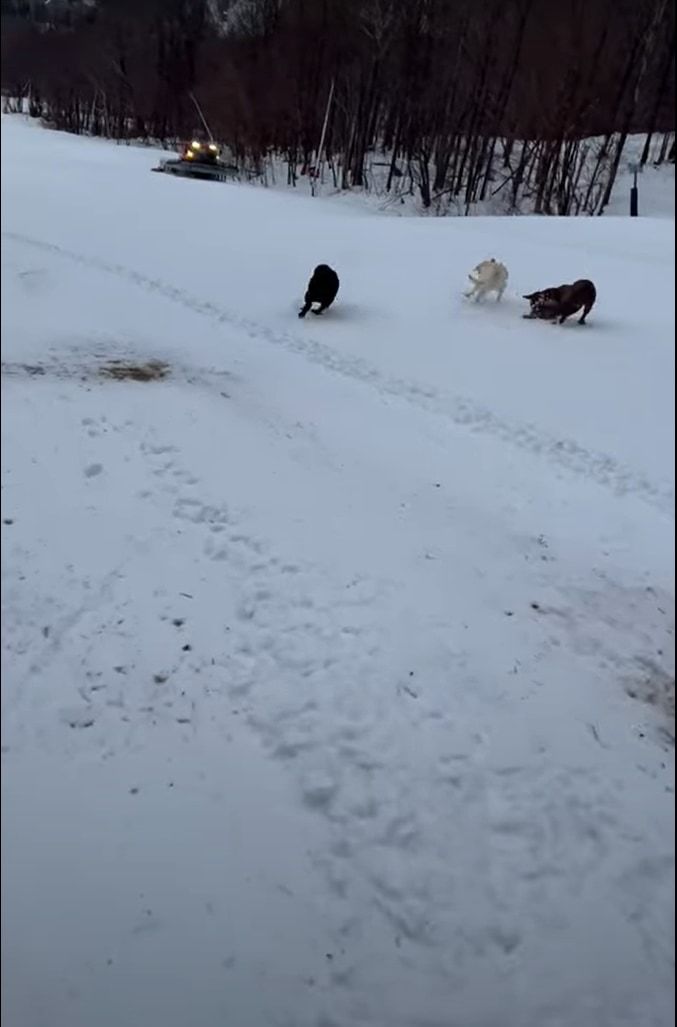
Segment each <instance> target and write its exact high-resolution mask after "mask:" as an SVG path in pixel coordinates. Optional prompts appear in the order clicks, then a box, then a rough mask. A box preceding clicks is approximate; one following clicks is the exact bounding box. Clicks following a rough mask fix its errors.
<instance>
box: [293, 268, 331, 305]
mask: <svg viewBox="0 0 677 1027" xmlns="http://www.w3.org/2000/svg"><path fill="white" fill-rule="evenodd" d="M338 291H339V279H338V275H337V274H336V272H335V271H334V270H333V269H332V268H330V267H329V265H328V264H318V265H317V267H316V268H315V270H314V271H313V276H312V278H311V279H310V281H309V282H308V288H307V290H306V295H305V303H304V304H303V306H302V307H301V309H300V310H299V317H305V316H306V314H307V313H308V311H309V310H310V308H311V307H312V305H313V303H319V304H320V306H319V309H318V310H313V314H321V313H322V311H323V310H326V309H327V307H330V306H331V305H332V303H333V302H334V300H335V299H336V293H337V292H338Z"/></svg>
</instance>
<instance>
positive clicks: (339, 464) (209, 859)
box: [2, 117, 674, 1027]
mask: <svg viewBox="0 0 677 1027" xmlns="http://www.w3.org/2000/svg"><path fill="white" fill-rule="evenodd" d="M152 162H153V155H152V154H150V153H149V152H148V151H145V150H142V149H134V148H123V147H115V146H111V145H108V144H105V143H102V142H97V141H93V140H84V139H77V138H74V137H69V136H66V135H57V134H55V133H50V132H46V131H43V130H41V129H38V128H35V127H33V126H31V125H28V124H26V123H24V122H23V121H22V120H20V119H18V118H8V117H5V118H3V120H2V231H3V238H2V287H3V305H2V316H3V324H2V343H3V365H2V403H3V424H2V431H3V438H2V518H3V523H2V543H3V569H2V590H3V646H2V670H3V691H2V720H3V748H2V768H3V775H2V780H3V788H2V829H3V866H2V870H3V874H2V889H3V891H2V918H3V923H2V929H3V985H4V986H3V1010H2V1011H3V1023H4V1024H5V1027H92V1025H93V1024H96V1025H97V1027H186V1025H188V1024H191V1025H192V1027H224V1025H228V1027H231V1025H232V1027H667V1025H668V1024H670V1023H672V1017H673V1012H674V1008H673V1007H674V1002H673V967H674V964H673V908H674V906H673V901H674V895H673V880H674V878H673V868H674V863H673V856H674V844H673V830H672V829H673V802H674V788H673V785H674V776H673V775H674V763H673V749H672V744H671V737H670V736H671V734H672V732H673V729H674V710H673V713H672V716H671V711H670V705H671V703H672V702H674V635H673V631H674V581H673V566H674V544H673V543H674V536H673V525H674V521H673V497H674V491H673V489H674V483H673V466H674V448H673V447H674V443H673V428H674V386H673V383H674V222H671V221H669V220H662V221H661V220H650V219H645V218H639V219H636V220H632V221H631V220H629V219H621V218H610V219H605V218H596V219H575V220H573V219H572V220H557V219H531V218H522V219H494V220H492V219H482V218H473V219H439V220H431V219H421V220H414V219H389V218H384V217H374V216H373V215H371V214H369V213H368V212H366V211H359V210H357V209H355V208H354V207H353V208H350V209H349V208H347V207H344V206H342V205H341V204H332V203H328V202H325V201H312V200H309V199H307V198H302V197H296V196H294V195H290V194H281V193H276V192H273V191H264V190H261V189H255V188H248V187H243V186H232V185H214V184H208V183H196V182H189V181H180V180H176V179H171V178H169V177H165V176H161V175H151V174H150V173H149V167H150V166H151V165H152ZM491 255H494V256H496V257H499V258H500V259H502V260H504V261H505V262H506V263H507V265H508V267H509V269H510V275H511V277H510V285H509V291H508V293H507V294H506V296H505V297H504V300H503V302H502V303H501V304H500V305H497V304H494V303H493V301H491V300H490V301H487V302H486V303H485V304H484V305H477V306H476V305H470V304H468V303H467V302H465V301H464V300H463V299H462V297H461V291H462V289H463V288H464V287H465V286H466V281H467V280H466V274H467V272H468V271H469V270H470V268H471V267H472V266H473V265H474V264H476V263H477V261H478V260H481V259H483V258H484V257H487V256H491ZM323 261H326V262H328V263H331V264H333V265H334V266H335V267H336V268H337V269H338V271H339V274H340V275H341V291H340V293H339V298H338V301H337V303H336V305H335V307H334V308H333V309H332V310H331V311H330V312H329V313H328V314H327V315H326V316H325V317H324V318H322V319H315V318H312V317H308V318H307V319H306V320H305V321H302V322H301V321H298V320H297V318H296V310H297V307H298V302H299V300H300V298H301V294H302V292H303V289H304V285H305V281H306V280H307V277H308V275H309V273H310V271H311V270H312V267H313V266H314V265H315V264H316V263H319V262H323ZM578 277H591V278H593V279H594V280H595V282H596V284H597V287H598V294H599V299H598V303H597V306H596V307H595V308H594V310H593V312H592V314H591V316H590V318H589V324H588V326H587V327H584V328H580V327H579V326H578V325H577V324H576V323H575V320H573V319H572V321H571V322H570V323H568V324H567V325H566V326H565V327H563V328H556V327H552V326H550V325H548V324H539V323H537V322H529V321H524V320H522V318H521V314H522V313H523V311H524V310H525V304H524V301H523V300H521V298H520V294H521V293H523V292H527V291H531V290H532V289H535V288H539V287H542V286H545V285H551V284H557V283H559V282H560V281H571V280H573V279H574V278H578ZM114 360H118V361H123V362H133V363H139V364H145V363H146V362H148V361H149V360H156V361H162V362H164V363H165V364H166V365H167V366H166V374H165V377H164V378H161V379H160V380H154V381H150V382H137V381H128V380H123V381H117V380H114V379H112V378H110V377H107V376H106V374H105V373H103V372H102V368H104V367H105V366H106V365H110V362H111V361H114ZM117 366H119V365H117Z"/></svg>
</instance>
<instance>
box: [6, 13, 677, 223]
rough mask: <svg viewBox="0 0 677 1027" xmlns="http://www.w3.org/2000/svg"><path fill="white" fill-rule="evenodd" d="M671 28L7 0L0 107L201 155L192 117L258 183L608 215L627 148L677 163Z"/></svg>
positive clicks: (627, 22) (551, 16)
mask: <svg viewBox="0 0 677 1027" xmlns="http://www.w3.org/2000/svg"><path fill="white" fill-rule="evenodd" d="M674 20H675V19H674V0H483V2H481V3H478V2H477V0H230V2H227V0H222V2H220V3H219V2H218V0H98V2H96V0H70V2H69V0H51V3H49V4H46V3H44V2H43V0H3V3H2V89H3V93H4V95H5V97H6V98H12V100H15V99H16V98H22V100H23V101H24V102H26V101H27V102H28V103H29V105H30V110H31V113H33V114H35V115H40V116H42V117H43V118H44V119H45V120H46V121H47V122H48V123H50V124H52V125H54V126H55V127H57V128H62V129H66V130H67V131H70V132H77V133H91V134H95V135H103V136H108V137H111V138H114V139H140V140H152V141H162V142H166V143H173V142H174V141H175V140H177V139H182V138H186V137H190V136H191V135H193V134H195V133H196V132H199V131H201V119H200V116H199V113H198V105H199V109H200V110H201V111H202V112H203V114H204V117H205V119H206V121H207V123H208V125H209V127H210V129H211V131H212V132H213V134H214V137H215V138H216V139H218V140H219V141H221V142H223V143H225V144H227V145H228V146H229V148H230V149H231V151H232V154H233V158H234V160H235V161H236V162H237V164H238V167H239V168H240V169H241V171H242V173H243V174H245V173H246V174H249V175H251V176H255V175H261V176H263V177H264V178H265V177H266V176H269V175H270V174H271V173H274V169H275V168H277V173H278V174H279V169H280V167H281V166H285V167H286V174H287V177H288V180H289V181H290V182H291V183H294V182H295V181H296V178H297V176H298V175H300V174H309V175H313V174H319V173H320V167H321V168H322V174H323V176H324V177H325V178H327V179H328V180H329V181H330V182H333V184H334V185H336V187H339V188H350V187H353V186H364V187H366V188H372V189H377V190H379V191H382V192H383V193H384V195H387V196H391V197H394V198H395V199H396V198H398V197H399V196H401V195H402V194H403V193H404V192H407V191H412V192H414V193H415V194H416V196H417V197H418V198H419V200H420V202H421V203H422V205H423V206H424V207H426V208H431V209H432V210H434V211H439V212H445V211H447V210H449V209H456V210H458V211H459V212H468V211H469V210H470V208H471V206H472V205H473V204H475V203H477V202H480V201H491V202H494V203H498V204H500V205H501V207H502V209H504V210H506V211H510V210H519V209H525V208H526V207H529V209H531V210H534V211H535V212H537V213H544V214H578V213H600V212H601V211H602V210H603V209H604V206H605V205H606V203H607V202H608V199H609V196H610V192H611V188H612V185H613V181H614V178H615V176H616V172H617V170H618V168H619V166H621V161H622V160H623V159H624V147H625V142H626V138H627V136H628V135H629V134H631V133H636V132H641V133H645V135H646V142H645V146H644V151H643V153H642V154H641V160H642V162H643V163H646V162H647V161H652V162H661V161H663V160H666V159H672V160H674V135H673V134H672V131H673V121H674V97H675V88H674V73H675V68H674V60H675V58H674V40H673V35H674ZM330 93H331V103H330V104H328V100H329V99H330ZM6 102H10V101H9V100H7V101H6ZM327 112H328V118H326V124H325V117H326V115H327ZM593 137H594V138H593ZM320 151H321V152H320Z"/></svg>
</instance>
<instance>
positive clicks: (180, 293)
mask: <svg viewBox="0 0 677 1027" xmlns="http://www.w3.org/2000/svg"><path fill="white" fill-rule="evenodd" d="M2 236H3V238H5V239H11V240H13V241H14V242H18V243H22V244H23V245H26V246H30V247H33V248H35V249H38V250H41V251H44V252H48V253H54V254H56V255H57V256H60V257H62V258H63V259H65V260H69V261H71V262H73V263H76V264H79V265H81V266H83V267H87V268H90V269H94V270H98V271H102V272H105V273H107V274H111V275H114V276H116V277H117V278H122V279H124V280H126V281H129V282H131V283H133V284H134V285H137V286H139V288H141V289H144V290H145V291H147V292H150V293H156V294H158V295H160V296H163V297H164V298H165V299H168V300H171V301H172V302H174V303H178V304H180V305H181V306H183V307H185V308H186V309H188V310H192V311H193V312H195V313H196V314H199V315H201V316H204V317H210V318H212V319H214V320H215V321H217V322H218V323H220V324H228V325H231V326H232V327H234V328H237V329H239V330H240V331H242V332H243V333H244V334H246V335H247V336H249V338H251V339H254V340H256V341H261V340H264V341H266V342H269V343H271V344H273V345H276V346H280V347H282V348H284V349H286V350H287V351H288V352H291V353H295V354H297V355H299V356H302V357H304V358H305V359H306V360H307V361H309V362H310V363H313V364H316V365H318V366H320V367H323V368H324V369H325V370H327V371H331V372H334V373H336V374H339V375H341V376H342V377H344V378H349V379H351V380H353V381H357V382H362V383H363V384H366V385H370V386H371V387H372V388H374V389H375V390H376V391H377V392H378V393H380V394H381V395H383V396H394V397H396V398H398V399H402V400H404V401H405V402H407V403H410V404H412V405H414V406H417V407H419V408H420V409H423V410H426V411H428V412H429V413H432V414H437V415H438V416H443V417H445V418H447V419H448V420H449V421H451V422H452V423H453V424H455V425H458V426H459V427H462V428H466V429H468V430H469V431H472V432H477V433H478V434H484V435H491V436H493V437H495V438H498V439H500V440H501V441H502V442H505V443H507V444H508V445H512V446H515V447H517V448H519V449H522V450H526V451H528V452H530V453H532V454H535V455H537V456H542V457H544V458H545V459H546V460H547V461H549V462H550V463H552V464H556V465H558V466H560V467H562V468H564V469H566V470H567V471H570V472H572V473H573V474H576V475H578V476H579V477H582V478H587V479H588V480H592V481H595V482H596V483H597V484H598V485H601V486H603V487H604V488H607V489H610V490H611V491H612V492H614V493H615V494H616V495H620V496H625V495H634V496H636V497H637V498H639V499H641V500H642V501H643V502H645V503H647V504H648V505H649V506H652V507H654V508H655V509H657V510H659V511H660V512H661V513H664V514H668V515H669V516H672V515H673V514H674V491H673V490H672V489H670V488H668V487H667V486H661V485H658V484H655V483H654V482H652V481H651V480H650V479H649V478H647V477H646V475H643V474H641V473H638V472H636V471H633V470H632V469H631V468H629V467H626V466H625V465H623V464H622V463H620V462H619V461H618V460H616V459H615V458H614V457H613V456H611V455H609V454H606V453H598V452H594V451H592V450H588V449H586V448H585V447H584V446H582V445H580V443H578V442H576V441H575V440H574V439H566V438H565V439H558V438H556V437H555V436H552V435H549V434H548V433H546V432H543V431H541V430H540V429H538V428H537V427H536V426H535V425H533V424H528V423H524V424H519V423H511V422H510V421H507V420H505V419H504V418H501V417H498V416H497V415H496V414H494V413H493V412H492V411H491V410H489V409H487V408H486V407H482V406H480V405H478V404H477V403H475V402H474V401H472V400H469V399H467V398H465V397H463V396H448V395H447V396H445V395H444V394H442V393H440V392H439V390H437V389H435V388H433V387H432V386H428V385H420V384H418V383H416V382H412V381H407V380H405V379H402V378H395V377H392V376H389V375H384V374H383V373H382V372H381V371H379V370H378V368H377V367H375V366H374V365H373V364H370V363H369V362H368V361H366V360H364V359H362V358H360V357H351V356H347V355H345V354H341V353H337V352H336V350H334V349H332V347H330V346H327V345H326V344H325V343H321V342H318V341H317V340H315V339H309V338H301V337H300V336H298V335H294V334H293V333H291V332H276V331H275V330H274V329H272V328H270V327H268V326H266V325H263V324H260V323H258V322H256V321H252V320H251V319H249V318H246V317H242V316H241V315H239V314H237V313H235V312H234V311H230V310H227V309H225V308H222V307H219V306H217V305H216V304H214V303H211V302H210V301H209V300H201V299H199V298H198V297H195V296H192V295H191V294H190V293H188V292H186V291H184V290H183V289H179V288H177V287H176V286H173V285H170V284H169V283H167V282H164V281H162V280H161V279H158V278H151V277H149V276H148V275H144V274H142V273H141V272H139V271H135V270H134V269H133V268H129V267H126V266H125V265H123V264H115V263H112V262H110V261H106V260H101V259H99V258H98V257H89V256H87V255H85V254H82V253H77V252H75V251H73V250H69V249H66V248H65V247H62V246H57V245H56V244H54V243H49V242H45V241H43V240H40V239H33V238H31V237H30V236H25V235H22V234H20V233H17V232H3V233H2Z"/></svg>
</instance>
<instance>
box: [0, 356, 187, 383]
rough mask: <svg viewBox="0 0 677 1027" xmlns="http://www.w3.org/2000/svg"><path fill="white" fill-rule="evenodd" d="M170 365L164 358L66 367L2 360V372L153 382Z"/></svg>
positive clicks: (11, 376)
mask: <svg viewBox="0 0 677 1027" xmlns="http://www.w3.org/2000/svg"><path fill="white" fill-rule="evenodd" d="M169 371H170V367H169V364H167V363H166V362H165V361H164V360H144V361H134V360H118V359H115V360H107V361H106V362H105V363H103V364H101V365H100V366H98V367H94V368H91V367H87V366H79V367H70V368H69V367H66V366H64V365H62V364H59V365H57V364H51V365H50V364H23V363H5V362H3V364H2V373H3V375H5V376H7V377H10V378H24V377H25V378H39V377H45V376H50V377H54V378H77V379H79V380H80V381H84V380H86V379H87V378H91V377H93V376H96V377H101V378H107V379H111V380H112V381H117V382H122V381H133V382H154V381H160V380H161V379H163V378H166V377H167V375H168V374H169Z"/></svg>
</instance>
